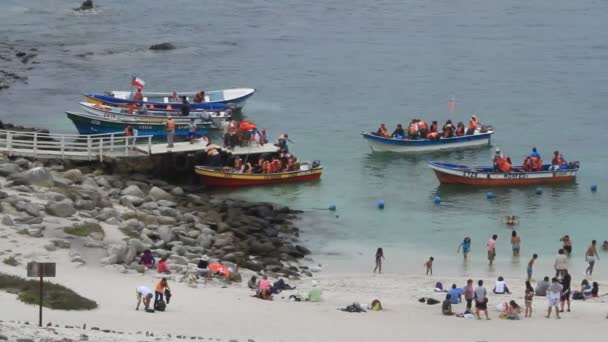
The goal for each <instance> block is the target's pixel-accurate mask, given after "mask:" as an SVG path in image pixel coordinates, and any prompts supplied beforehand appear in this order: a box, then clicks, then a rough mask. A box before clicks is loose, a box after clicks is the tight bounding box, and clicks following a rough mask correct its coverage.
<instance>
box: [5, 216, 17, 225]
mask: <svg viewBox="0 0 608 342" xmlns="http://www.w3.org/2000/svg"><path fill="white" fill-rule="evenodd" d="M2 225H4V226H14V225H15V222H13V219H12V218H11V217H10V216H8V215H5V216H4V217H2Z"/></svg>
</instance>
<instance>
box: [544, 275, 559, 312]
mask: <svg viewBox="0 0 608 342" xmlns="http://www.w3.org/2000/svg"><path fill="white" fill-rule="evenodd" d="M562 290H563V286H562V284H560V283H559V281H558V280H557V277H553V279H551V286H549V291H547V300H548V302H549V308H548V309H547V316H545V317H547V318H551V311H552V309H553V308H554V307H555V316H556V317H557V319H560V318H561V317H559V302H560V298H561V295H562Z"/></svg>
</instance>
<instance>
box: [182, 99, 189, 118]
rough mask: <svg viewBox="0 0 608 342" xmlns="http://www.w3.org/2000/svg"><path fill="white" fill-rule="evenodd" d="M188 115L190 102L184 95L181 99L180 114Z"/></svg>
mask: <svg viewBox="0 0 608 342" xmlns="http://www.w3.org/2000/svg"><path fill="white" fill-rule="evenodd" d="M188 115H190V102H188V100H187V99H186V97H185V96H184V97H183V99H182V116H188Z"/></svg>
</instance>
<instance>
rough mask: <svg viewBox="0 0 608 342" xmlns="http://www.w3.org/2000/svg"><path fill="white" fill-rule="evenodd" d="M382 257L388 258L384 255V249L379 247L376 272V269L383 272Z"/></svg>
mask: <svg viewBox="0 0 608 342" xmlns="http://www.w3.org/2000/svg"><path fill="white" fill-rule="evenodd" d="M382 259H385V260H386V258H385V257H384V251H383V250H382V248H378V250H377V251H376V267H374V273H376V270H377V271H378V273H382Z"/></svg>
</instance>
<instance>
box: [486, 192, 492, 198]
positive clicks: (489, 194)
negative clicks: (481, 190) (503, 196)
mask: <svg viewBox="0 0 608 342" xmlns="http://www.w3.org/2000/svg"><path fill="white" fill-rule="evenodd" d="M486 198H487V199H492V198H494V193H493V192H492V191H488V192H486Z"/></svg>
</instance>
